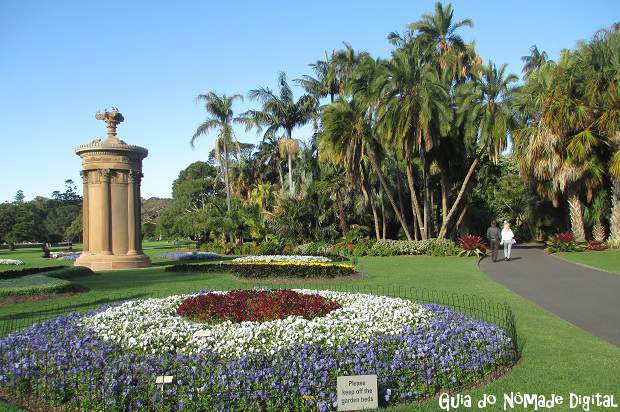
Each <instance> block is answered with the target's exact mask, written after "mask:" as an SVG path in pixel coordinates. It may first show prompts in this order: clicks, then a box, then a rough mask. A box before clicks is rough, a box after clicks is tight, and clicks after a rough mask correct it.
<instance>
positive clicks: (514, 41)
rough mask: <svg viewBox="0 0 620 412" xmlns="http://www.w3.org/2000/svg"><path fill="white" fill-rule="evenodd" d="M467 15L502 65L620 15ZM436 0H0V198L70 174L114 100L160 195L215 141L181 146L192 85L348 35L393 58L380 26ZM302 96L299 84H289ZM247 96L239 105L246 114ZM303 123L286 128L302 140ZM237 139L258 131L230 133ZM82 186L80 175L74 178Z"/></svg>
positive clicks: (280, 63) (256, 79)
mask: <svg viewBox="0 0 620 412" xmlns="http://www.w3.org/2000/svg"><path fill="white" fill-rule="evenodd" d="M453 6H454V8H455V15H456V17H457V18H465V17H468V18H471V19H473V20H474V24H475V26H474V28H473V29H467V28H466V29H463V30H462V32H461V33H462V35H463V37H464V38H465V39H466V40H468V41H470V40H474V41H475V42H476V45H477V49H478V51H479V53H480V54H481V55H482V56H483V58H484V59H485V61H487V60H488V59H492V60H493V61H495V62H497V63H508V64H509V70H510V71H512V72H514V73H516V74H520V72H521V62H520V57H521V56H522V55H524V54H527V52H528V49H529V47H530V46H531V45H533V44H536V45H537V46H538V47H539V48H540V49H542V50H545V51H547V53H548V54H549V55H550V57H551V58H556V57H557V56H558V55H559V52H560V50H561V49H563V48H571V47H574V46H575V43H576V41H577V40H579V39H588V38H590V37H591V36H592V34H593V33H594V32H595V31H596V30H597V29H599V28H601V27H609V26H611V24H612V23H613V22H614V21H616V20H620V13H619V12H620V2H618V1H617V0H615V1H614V0H609V1H603V0H590V1H587V2H586V1H561V2H560V1H529V0H528V1H525V0H523V1H518V2H517V1H515V2H498V1H490V0H489V1H481V0H470V1H464V0H463V1H454V2H453ZM433 7H434V1H429V0H424V1H422V0H417V1H414V0H409V1H388V0H386V1H381V2H379V1H346V2H345V1H341V2H336V1H333V0H332V1H322V0H321V1H315V0H313V1H305V2H292V1H260V2H247V3H243V2H214V1H195V2H191V1H182V2H169V1H167V2H160V1H143V2H138V1H132V2H122V1H118V2H115V1H105V2H94V1H53V2H51V1H50V2H41V1H30V0H14V1H13V0H2V1H0V124H1V128H2V129H1V131H0V143H1V146H0V147H1V151H0V153H1V156H0V159H1V160H0V177H1V180H0V181H1V182H2V183H1V184H0V201H5V200H12V199H13V197H14V195H15V192H16V191H17V190H18V189H22V190H23V191H24V192H25V194H26V198H27V199H31V198H33V197H34V196H37V195H43V196H49V195H50V194H51V192H52V191H54V190H61V189H62V188H63V182H64V180H65V179H69V178H71V179H74V180H75V181H76V182H80V178H79V170H80V160H79V158H78V157H77V156H76V155H75V154H74V153H73V148H74V147H75V146H76V145H78V144H81V143H87V142H89V141H90V140H92V139H93V138H94V137H103V136H104V134H105V128H104V125H103V123H102V122H99V121H97V120H95V118H94V115H95V112H96V111H97V110H98V109H103V108H105V107H109V106H117V107H118V108H119V110H120V111H121V112H122V113H123V115H124V116H125V123H123V124H121V126H120V129H119V135H120V136H121V137H122V138H123V139H124V140H126V141H127V142H128V143H131V144H137V145H142V146H145V147H147V148H148V149H149V152H150V154H149V157H147V158H146V159H145V163H144V174H145V178H144V180H143V188H142V194H143V196H145V197H150V196H169V195H170V191H171V184H172V181H173V180H174V179H175V178H176V177H177V175H178V173H179V171H180V170H181V169H183V168H184V167H186V166H187V165H188V164H189V163H191V162H193V161H196V160H205V159H206V157H207V155H208V152H209V151H210V150H211V149H212V147H213V144H212V139H211V138H210V137H206V138H203V139H202V141H200V142H198V144H197V147H196V149H195V150H192V149H191V147H190V145H189V140H190V137H191V136H192V134H193V132H194V130H195V128H196V126H197V125H198V124H199V123H200V122H201V121H202V120H203V119H204V114H203V111H202V107H201V106H200V105H198V104H196V103H195V101H194V98H195V96H196V95H197V94H199V93H205V92H207V91H211V90H213V91H216V92H217V93H227V94H232V93H241V94H246V93H247V91H248V90H250V89H252V88H256V87H257V86H272V85H274V83H275V80H276V77H277V74H278V72H279V71H282V70H283V71H285V72H286V73H287V75H288V76H289V78H290V79H293V78H296V77H300V76H301V75H303V74H309V73H310V70H309V68H308V66H307V65H308V64H309V63H312V62H314V61H316V60H317V59H321V58H323V56H324V51H325V50H328V51H331V50H332V49H337V48H340V47H341V46H342V42H343V41H346V42H349V43H351V44H352V45H353V47H354V48H355V49H356V50H365V51H368V52H370V53H371V54H372V55H374V56H381V57H387V56H389V53H390V50H391V46H390V45H389V44H388V42H387V40H386V35H387V34H388V33H389V32H390V31H394V30H398V31H402V30H403V28H404V27H405V26H406V24H407V23H410V22H412V21H415V20H417V19H418V18H419V17H420V15H421V14H422V13H423V12H431V11H432V10H433ZM296 92H297V93H298V94H299V93H301V90H297V91H296ZM252 106H253V103H252V102H250V101H249V100H247V99H246V101H245V102H244V103H242V104H238V105H237V106H236V110H237V111H238V112H242V111H244V110H246V109H247V108H249V107H252ZM309 134H310V130H309V129H308V128H306V129H301V130H299V131H298V132H297V133H295V137H297V138H300V139H306V138H307V137H308V136H309ZM236 136H237V139H238V140H240V141H243V142H257V141H258V139H259V138H258V137H257V135H256V134H255V133H254V132H253V131H251V132H245V131H244V130H243V129H241V128H240V129H238V130H237V131H236ZM78 186H81V185H78Z"/></svg>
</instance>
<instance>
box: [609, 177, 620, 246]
mask: <svg viewBox="0 0 620 412" xmlns="http://www.w3.org/2000/svg"><path fill="white" fill-rule="evenodd" d="M609 232H610V233H609V240H613V241H616V242H619V241H620V181H618V180H616V179H613V183H612V187H611V217H610V218H609Z"/></svg>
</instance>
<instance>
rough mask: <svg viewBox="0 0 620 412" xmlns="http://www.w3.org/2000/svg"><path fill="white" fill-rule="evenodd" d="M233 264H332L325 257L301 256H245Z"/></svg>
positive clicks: (234, 260) (235, 260)
mask: <svg viewBox="0 0 620 412" xmlns="http://www.w3.org/2000/svg"><path fill="white" fill-rule="evenodd" d="M232 261H233V262H318V263H326V262H331V259H329V258H326V257H324V256H301V255H260V256H245V257H240V258H236V259H233V260H232Z"/></svg>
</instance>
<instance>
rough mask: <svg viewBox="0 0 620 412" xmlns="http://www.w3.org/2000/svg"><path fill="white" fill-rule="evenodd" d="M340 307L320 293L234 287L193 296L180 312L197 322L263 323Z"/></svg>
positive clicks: (185, 302)
mask: <svg viewBox="0 0 620 412" xmlns="http://www.w3.org/2000/svg"><path fill="white" fill-rule="evenodd" d="M339 308H340V305H339V304H338V303H337V302H335V301H333V300H330V299H326V298H324V297H322V296H320V295H316V294H313V295H307V294H303V293H298V292H295V291H292V290H287V289H282V290H233V291H230V292H228V293H208V294H206V295H196V296H191V297H189V298H187V299H185V300H184V301H183V302H181V304H180V305H179V307H178V308H177V314H178V315H179V316H182V317H185V318H188V319H191V320H193V321H196V322H209V323H212V322H221V321H225V320H229V321H231V322H243V321H253V322H262V321H267V320H273V319H282V318H285V317H287V316H290V315H296V316H301V317H303V318H305V319H312V318H315V317H317V316H323V315H326V314H328V313H329V312H331V311H332V310H334V309H339Z"/></svg>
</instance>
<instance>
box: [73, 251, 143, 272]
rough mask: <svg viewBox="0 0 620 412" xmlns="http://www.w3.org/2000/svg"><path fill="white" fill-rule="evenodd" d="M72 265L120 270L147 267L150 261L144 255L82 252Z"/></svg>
mask: <svg viewBox="0 0 620 412" xmlns="http://www.w3.org/2000/svg"><path fill="white" fill-rule="evenodd" d="M74 266H86V267H88V268H90V269H92V270H94V271H97V270H122V269H136V268H147V267H150V266H151V261H150V260H149V258H148V256H146V255H142V254H139V255H101V254H90V253H82V254H81V255H80V257H78V258H77V259H76V260H75V264H74Z"/></svg>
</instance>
